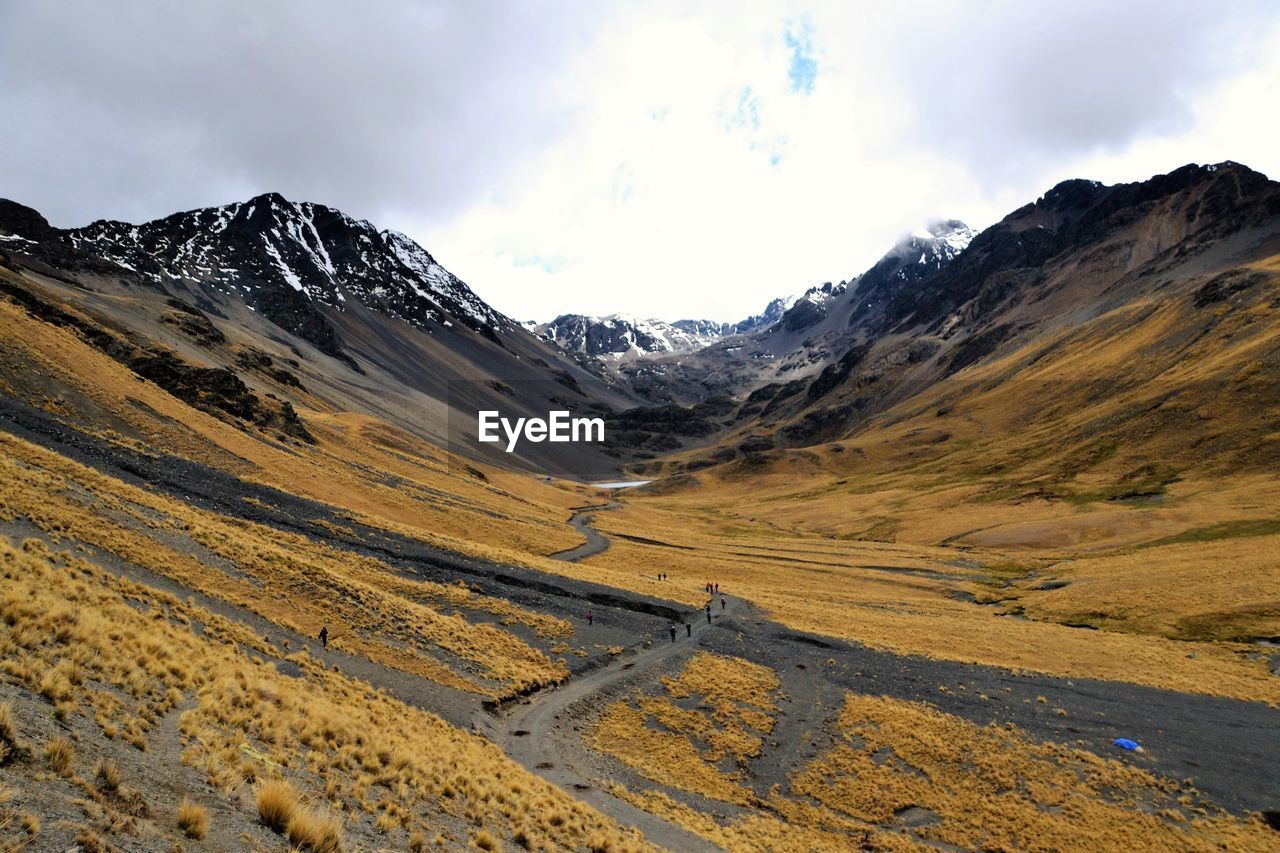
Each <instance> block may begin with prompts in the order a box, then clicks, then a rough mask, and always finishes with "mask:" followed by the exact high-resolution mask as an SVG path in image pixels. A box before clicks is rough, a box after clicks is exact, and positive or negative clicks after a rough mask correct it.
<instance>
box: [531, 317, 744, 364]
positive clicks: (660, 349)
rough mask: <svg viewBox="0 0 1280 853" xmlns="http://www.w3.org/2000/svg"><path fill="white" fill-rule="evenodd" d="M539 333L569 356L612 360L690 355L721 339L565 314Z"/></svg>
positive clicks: (629, 320)
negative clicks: (658, 355)
mask: <svg viewBox="0 0 1280 853" xmlns="http://www.w3.org/2000/svg"><path fill="white" fill-rule="evenodd" d="M536 331H537V334H539V335H541V336H542V337H543V338H545V339H547V340H549V341H554V342H555V343H556V344H558V345H559V346H560V347H561V349H564V350H567V351H569V352H574V353H580V354H582V355H587V356H604V357H612V358H629V357H631V358H634V357H639V356H643V355H646V354H650V353H674V352H690V351H692V350H696V349H700V348H702V347H704V346H706V345H707V344H709V343H711V342H712V341H714V340H715V339H716V338H717V337H719V335H717V334H716V333H715V332H714V331H701V330H698V329H696V328H695V329H693V330H686V329H684V328H680V327H678V326H677V325H676V324H674V323H666V322H663V321H662V320H650V319H642V318H639V317H632V316H630V315H627V314H610V315H609V316H607V317H587V316H584V315H582V314H562V315H560V316H559V317H557V318H555V319H554V320H552V321H551V322H550V323H544V324H542V325H541V326H538V327H537V329H536Z"/></svg>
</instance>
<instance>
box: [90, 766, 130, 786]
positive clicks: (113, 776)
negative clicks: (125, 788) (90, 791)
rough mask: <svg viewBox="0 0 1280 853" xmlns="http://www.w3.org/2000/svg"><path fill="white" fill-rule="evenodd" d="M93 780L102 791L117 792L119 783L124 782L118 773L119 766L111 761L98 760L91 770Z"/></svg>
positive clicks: (122, 776) (121, 775)
mask: <svg viewBox="0 0 1280 853" xmlns="http://www.w3.org/2000/svg"><path fill="white" fill-rule="evenodd" d="M93 778H94V780H95V781H96V782H97V783H98V787H99V788H100V789H101V790H103V791H116V790H119V788H120V785H121V783H123V782H124V775H123V774H122V773H121V772H120V767H119V765H117V764H116V763H115V762H114V761H111V760H99V761H98V763H97V764H96V765H95V766H94V768H93Z"/></svg>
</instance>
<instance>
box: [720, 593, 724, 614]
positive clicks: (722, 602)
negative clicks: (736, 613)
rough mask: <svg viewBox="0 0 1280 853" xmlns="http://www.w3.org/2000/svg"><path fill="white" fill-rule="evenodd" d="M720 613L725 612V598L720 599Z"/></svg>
mask: <svg viewBox="0 0 1280 853" xmlns="http://www.w3.org/2000/svg"><path fill="white" fill-rule="evenodd" d="M720 611H721V612H724V597H723V596H722V597H721V598H720Z"/></svg>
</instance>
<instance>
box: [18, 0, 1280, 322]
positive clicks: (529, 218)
mask: <svg viewBox="0 0 1280 853" xmlns="http://www.w3.org/2000/svg"><path fill="white" fill-rule="evenodd" d="M1208 9H1209V7H1207V6H1205V5H1204V4H1201V3H1189V2H1185V0H1165V2H1160V3H1155V2H1149V1H1148V2H1135V3H1125V4H1116V3H1104V2H1101V0H1080V2H1074V3H1070V4H1061V5H1058V6H1048V5H1046V4H1027V3H1020V2H1011V0H1010V1H1009V2H987V3H976V4H975V3H969V4H956V3H944V2H936V1H935V0H916V2H913V3H911V4H897V5H896V6H895V5H890V4H853V3H847V2H837V0H829V2H819V0H814V2H807V0H756V2H751V3H747V4H743V3H728V2H715V0H707V2H702V3H697V2H685V1H684V0H648V2H646V0H637V2H619V3H615V4H608V5H606V4H582V3H577V2H567V0H566V2H554V0H543V2H530V3H522V4H516V5H512V4H509V3H501V2H479V0H477V2H462V0H458V2H436V3H416V2H414V3H407V2H406V3H392V2H387V3H381V4H376V5H375V6H373V7H371V8H370V9H369V10H361V11H359V12H353V11H352V10H351V8H350V7H348V6H344V5H338V4H333V3H322V2H285V0H280V2H277V3H272V4H267V5H265V6H264V5H262V4H259V3H254V2H247V0H246V2H239V3H230V2H228V3H225V4H219V5H216V6H197V7H193V8H190V9H189V8H187V7H185V6H182V5H175V4H172V3H167V2H159V0H156V2H146V1H145V0H132V2H121V3H118V4H110V5H107V4H96V3H79V4H76V3H39V2H34V0H14V2H10V3H6V4H2V5H0V115H4V116H5V117H6V119H8V121H7V123H6V133H5V135H4V138H3V139H0V172H3V173H4V174H5V175H6V184H5V186H4V188H3V190H2V192H3V194H5V195H10V196H12V197H14V198H16V199H18V200H20V201H24V202H26V203H29V204H33V205H35V206H36V207H38V208H41V209H42V210H43V211H44V212H46V213H47V214H49V215H50V217H51V218H52V219H53V220H54V221H55V223H57V224H78V223H80V222H84V221H87V220H89V219H92V218H97V217H101V216H121V217H130V218H140V217H146V216H160V215H164V214H166V213H169V212H172V211H173V210H176V209H183V208H188V207H195V206H200V205H206V204H212V203H220V202H225V201H229V200H232V199H235V198H243V197H245V196H247V195H249V194H252V193H255V192H262V191H266V190H278V191H281V192H284V193H285V194H286V195H289V196H290V197H293V198H298V199H306V200H312V201H318V202H322V203H326V204H330V205H333V206H336V207H340V208H343V209H344V210H347V211H348V212H349V213H351V214H353V215H356V216H362V217H368V218H371V219H373V220H374V221H375V222H377V223H378V224H379V225H383V226H387V227H393V228H397V229H399V230H402V231H405V232H407V233H409V234H410V235H412V236H413V237H415V238H416V239H418V240H419V241H421V242H422V243H423V244H424V245H425V246H426V247H427V248H428V249H429V250H430V251H431V252H432V253H433V254H434V255H435V256H436V257H437V258H438V260H440V262H441V263H443V264H444V265H446V266H447V267H449V268H450V269H452V270H454V271H455V272H456V273H458V274H459V275H461V276H462V277H463V278H465V279H466V280H467V281H468V282H469V283H471V285H472V286H473V287H474V288H475V290H476V291H477V292H478V293H479V294H480V295H481V296H483V297H484V298H486V299H487V300H489V301H491V302H492V303H493V304H495V305H496V306H497V307H498V308H500V309H502V310H504V311H506V312H507V313H510V314H512V315H513V316H516V317H518V318H521V319H545V318H549V317H551V316H554V315H555V314H557V313H562V312H566V311H583V312H591V313H612V312H615V311H625V312H630V313H634V314H639V315H654V316H659V317H664V318H668V319H675V318H679V317H709V318H713V319H723V320H734V319H740V318H741V317H742V316H744V315H746V314H748V313H753V312H755V311H757V310H759V309H760V308H761V307H762V306H763V305H764V304H765V303H766V302H767V301H768V300H769V299H771V298H773V297H775V296H778V295H782V294H786V293H790V292H795V291H798V290H802V289H803V288H805V287H807V286H810V285H813V284H820V283H821V282H823V281H825V280H839V279H843V278H848V277H851V276H853V275H856V274H857V273H859V272H861V271H862V270H863V269H865V268H866V267H867V266H868V265H870V264H871V263H872V262H874V260H875V259H876V258H877V257H878V256H879V255H880V254H881V252H883V251H884V250H885V249H886V248H887V247H888V246H890V245H891V244H892V243H893V242H894V241H895V240H896V238H897V237H898V236H899V235H900V234H902V233H903V232H905V231H907V230H910V229H912V228H914V227H917V226H919V225H921V224H923V223H924V222H926V221H928V220H930V219H933V218H937V217H956V218H961V219H964V220H966V221H967V222H969V223H970V224H971V225H975V226H984V225H987V224H989V223H991V222H992V221H994V220H995V219H997V218H998V217H1000V216H1001V215H1003V214H1004V213H1006V212H1008V211H1009V210H1012V209H1013V208H1015V207H1017V206H1020V205H1021V204H1024V203H1025V202H1027V201H1029V200H1031V199H1032V198H1034V197H1035V196H1036V195H1038V194H1039V193H1040V192H1042V191H1043V190H1045V189H1047V188H1048V187H1049V186H1051V185H1052V184H1054V183H1056V182H1057V181H1058V180H1061V179H1063V178H1067V177H1093V178H1098V179H1102V180H1106V181H1121V180H1138V179H1142V178H1145V177H1148V176H1150V175H1151V174H1153V173H1156V172H1161V171H1167V170H1169V169H1172V168H1176V167H1177V166H1180V165H1182V164H1183V163H1186V162H1191V161H1198V162H1211V161H1217V160H1221V159H1227V158H1230V159H1236V160H1240V161H1241V162H1244V163H1246V164H1248V165H1250V166H1253V167H1254V168H1257V169H1260V170H1261V171H1264V172H1269V173H1271V174H1278V173H1280V145H1277V142H1278V141H1280V139H1278V136H1280V134H1278V133H1277V130H1278V129H1280V126H1278V122H1280V118H1278V117H1277V115H1276V111H1275V109H1274V107H1275V104H1276V103H1277V102H1278V101H1280V99H1277V97H1276V96H1277V81H1278V80H1280V27H1278V26H1277V24H1278V23H1280V16H1277V15H1276V13H1275V12H1274V11H1273V6H1272V5H1271V4H1269V3H1266V2H1237V3H1231V4H1219V5H1218V6H1215V7H1213V8H1212V10H1211V11H1206V10H1208ZM49 57H57V61H56V62H50V61H49Z"/></svg>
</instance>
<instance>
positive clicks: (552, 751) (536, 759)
mask: <svg viewBox="0 0 1280 853" xmlns="http://www.w3.org/2000/svg"><path fill="white" fill-rule="evenodd" d="M620 506H621V504H618V503H614V502H610V503H607V504H598V505H593V506H585V507H579V508H578V509H576V510H575V511H574V514H573V517H572V518H571V519H570V520H569V523H570V524H571V525H573V527H574V529H575V530H578V531H579V532H581V533H582V534H583V535H584V536H586V538H587V541H586V542H585V543H583V544H582V545H579V546H578V547H576V548H571V549H569V550H567V551H561V552H559V553H557V554H552V555H551V557H552V559H555V560H563V561H565V562H577V561H578V560H582V559H585V558H587V557H590V556H592V555H594V554H599V553H602V552H603V551H605V550H607V549H608V548H609V540H608V538H607V537H605V536H604V535H603V534H602V533H600V532H599V531H597V530H596V529H594V528H593V527H591V526H590V524H591V520H592V518H593V516H594V514H595V513H596V512H598V511H602V510H610V509H617V508H618V507H620ZM720 597H721V598H723V599H724V602H725V604H724V606H723V607H720V608H715V609H714V610H713V612H712V618H711V620H708V619H707V618H706V616H705V615H704V614H705V611H703V610H694V609H690V610H689V614H688V616H687V617H686V621H688V622H689V624H690V629H689V630H688V632H687V631H686V629H685V627H684V624H683V623H682V624H679V625H677V626H676V627H677V631H676V638H675V640H671V639H670V638H669V634H668V633H664V634H663V636H662V637H661V638H659V639H656V640H654V641H653V643H652V645H651V646H649V647H648V648H645V647H644V646H643V645H641V644H637V645H635V646H632V647H631V648H629V649H628V650H627V651H625V652H624V653H623V654H621V655H618V656H617V657H615V658H614V659H612V660H611V661H609V662H608V663H607V664H605V665H604V666H603V667H601V668H599V669H597V670H595V671H593V672H591V673H589V674H587V675H584V676H580V677H578V678H574V679H573V680H571V681H569V682H567V683H565V684H562V685H559V686H556V687H550V688H546V689H544V690H541V691H539V692H538V693H535V694H533V695H532V696H530V697H526V698H525V699H523V700H522V701H521V702H520V703H519V704H516V705H512V706H507V707H504V708H502V709H500V710H499V711H498V712H497V713H496V714H494V713H491V712H489V711H478V712H476V714H475V715H474V717H473V719H472V728H473V729H474V730H475V731H477V732H480V733H482V734H484V735H485V736H486V737H488V738H489V739H490V740H492V741H493V742H494V743H496V744H497V745H498V746H499V747H501V748H502V750H503V751H504V752H505V753H506V754H507V755H508V756H510V757H511V758H512V759H514V760H516V761H518V762H520V764H522V765H524V767H525V768H526V769H527V770H529V772H531V773H534V774H536V775H538V776H541V777H542V778H543V779H546V780H547V781H548V782H550V783H552V784H553V785H556V786H558V787H559V788H561V789H563V790H564V791H566V792H568V793H569V794H570V795H571V796H573V797H576V798H577V799H580V800H583V801H585V802H587V803H590V804H591V805H592V806H594V807H595V808H596V809H597V810H599V811H600V812H602V813H604V814H606V815H608V816H609V817H611V818H613V819H614V820H616V821H618V822H619V823H621V824H623V825H624V826H633V827H635V828H636V829H638V830H640V832H642V833H644V836H645V838H646V839H647V840H649V841H651V842H653V843H654V844H658V845H661V846H662V847H666V848H668V849H670V850H679V851H714V850H717V849H718V848H717V847H716V846H715V845H713V844H710V843H708V842H707V841H706V840H704V839H702V838H701V837H699V836H697V835H694V834H693V833H691V832H689V831H688V830H686V829H685V828H684V827H681V826H679V825H677V824H674V823H671V822H670V821H667V820H664V819H662V818H660V817H658V816H657V815H653V814H650V813H649V812H646V811H644V810H642V809H639V808H637V807H635V806H633V805H632V804H630V803H628V802H627V801H626V800H623V799H620V798H618V797H615V796H613V795H612V794H610V793H609V792H608V791H607V790H606V789H604V788H601V787H599V786H598V784H597V783H598V781H599V777H600V775H601V774H600V771H599V770H598V769H593V768H592V767H591V766H590V763H589V761H588V750H587V749H586V747H585V746H584V745H583V743H582V732H581V726H579V725H577V724H576V722H575V721H576V720H577V719H578V717H577V716H575V714H574V713H573V711H574V710H575V706H577V705H578V704H579V703H583V702H587V701H589V700H591V699H595V698H598V697H599V696H600V695H601V694H604V693H611V692H616V689H617V688H619V687H623V686H625V684H626V682H628V681H633V680H638V679H639V678H640V677H641V676H643V675H646V674H648V673H650V672H652V671H654V670H655V669H657V670H661V671H663V672H668V671H673V670H674V669H675V668H676V667H677V666H678V664H679V662H680V659H681V658H687V657H689V656H690V655H691V654H692V651H693V649H694V648H696V647H697V646H698V645H699V642H698V641H699V639H700V638H701V637H702V636H703V635H704V634H705V633H706V632H707V631H709V630H711V629H713V628H715V627H716V624H715V623H716V622H718V621H719V620H720V619H721V618H724V617H729V616H732V615H733V614H734V613H736V612H738V611H739V609H740V608H741V607H743V603H742V602H741V601H740V600H739V599H738V598H736V597H734V596H730V595H721V596H720Z"/></svg>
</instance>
